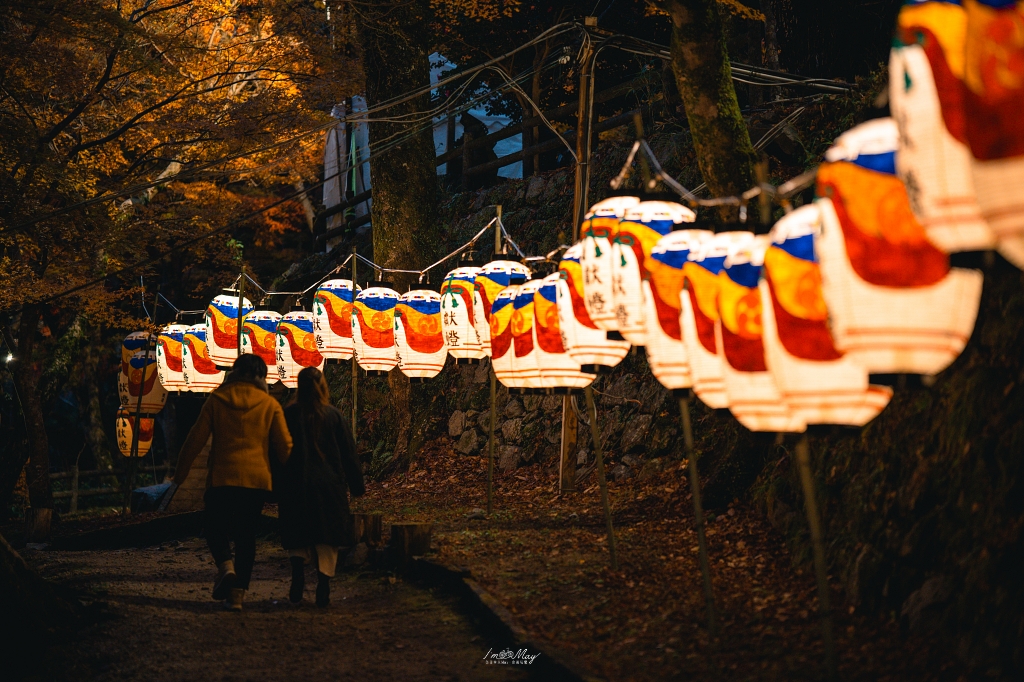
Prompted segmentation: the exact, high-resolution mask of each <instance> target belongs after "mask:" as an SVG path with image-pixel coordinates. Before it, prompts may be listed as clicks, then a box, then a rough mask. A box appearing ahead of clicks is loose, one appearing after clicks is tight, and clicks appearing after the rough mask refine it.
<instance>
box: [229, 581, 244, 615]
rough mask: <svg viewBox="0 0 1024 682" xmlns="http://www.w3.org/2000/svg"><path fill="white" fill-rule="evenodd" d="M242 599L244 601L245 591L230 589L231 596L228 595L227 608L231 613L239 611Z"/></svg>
mask: <svg viewBox="0 0 1024 682" xmlns="http://www.w3.org/2000/svg"><path fill="white" fill-rule="evenodd" d="M243 599H245V590H243V589H242V588H241V587H232V588H231V594H230V595H228V602H227V606H228V608H229V609H231V610H232V611H241V610H242V600H243Z"/></svg>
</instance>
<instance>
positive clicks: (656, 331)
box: [623, 230, 714, 390]
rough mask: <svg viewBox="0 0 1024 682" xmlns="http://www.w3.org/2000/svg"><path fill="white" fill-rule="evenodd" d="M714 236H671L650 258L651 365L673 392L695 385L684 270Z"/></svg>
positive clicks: (647, 316)
mask: <svg viewBox="0 0 1024 682" xmlns="http://www.w3.org/2000/svg"><path fill="white" fill-rule="evenodd" d="M713 236H714V234H713V233H712V232H710V231H708V230H680V231H678V232H670V233H669V234H667V235H665V236H664V237H662V238H661V239H659V240H658V243H657V244H655V245H654V247H653V248H652V249H651V254H650V256H648V258H647V273H648V278H647V280H646V281H644V282H643V288H644V289H643V290H644V317H645V326H646V332H645V337H646V339H647V343H646V347H647V364H648V365H649V366H650V368H651V373H652V374H654V378H655V379H657V380H658V381H659V382H660V383H661V385H662V386H664V387H665V388H667V389H669V390H681V389H685V388H690V386H692V385H693V379H692V377H691V374H690V360H689V355H688V353H687V352H686V344H684V343H683V331H682V327H681V326H680V317H681V316H682V310H681V305H682V304H681V301H680V295H681V294H682V291H683V278H684V274H683V266H684V265H685V264H686V261H687V259H688V258H689V256H690V252H691V251H694V250H697V249H699V248H700V245H701V244H702V243H703V242H705V241H708V240H710V239H711V238H712V237H713ZM623 335H624V336H625V334H623Z"/></svg>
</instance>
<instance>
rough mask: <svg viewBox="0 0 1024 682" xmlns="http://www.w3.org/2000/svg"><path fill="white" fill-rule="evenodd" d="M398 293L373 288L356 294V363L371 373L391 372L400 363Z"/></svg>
mask: <svg viewBox="0 0 1024 682" xmlns="http://www.w3.org/2000/svg"><path fill="white" fill-rule="evenodd" d="M397 305H398V292H396V291H393V290H391V289H388V288H387V287H369V288H367V289H363V290H362V291H360V292H359V293H358V294H356V302H355V305H354V306H353V308H352V339H353V340H354V341H355V353H356V362H358V363H359V366H360V367H362V368H363V369H365V370H366V371H367V372H390V371H391V370H393V369H394V368H395V367H396V366H397V365H398V349H397V348H396V347H395V307H396V306H397Z"/></svg>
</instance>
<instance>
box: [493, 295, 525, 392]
mask: <svg viewBox="0 0 1024 682" xmlns="http://www.w3.org/2000/svg"><path fill="white" fill-rule="evenodd" d="M520 286H521V285H519V284H513V285H511V286H509V287H506V288H505V289H502V290H501V291H500V292H499V293H498V295H497V296H495V297H494V303H493V304H492V305H491V367H492V368H493V369H494V376H495V377H496V378H497V379H498V381H500V382H501V383H502V384H503V385H505V386H509V387H513V388H518V385H517V384H516V383H515V376H514V372H513V371H512V362H513V361H512V356H513V355H515V349H514V348H513V347H512V346H513V343H512V314H513V313H514V312H515V300H516V295H517V294H518V293H519V287H520Z"/></svg>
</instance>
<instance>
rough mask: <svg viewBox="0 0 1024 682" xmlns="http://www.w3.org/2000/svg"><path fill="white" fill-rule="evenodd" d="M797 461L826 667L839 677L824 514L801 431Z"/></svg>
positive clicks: (804, 438) (835, 676) (830, 674)
mask: <svg viewBox="0 0 1024 682" xmlns="http://www.w3.org/2000/svg"><path fill="white" fill-rule="evenodd" d="M795 450H796V452H795V454H796V463H797V467H798V468H799V470H800V485H801V487H803V491H804V509H805V510H806V512H807V526H808V527H809V528H810V531H811V547H812V548H813V550H814V574H815V576H816V577H817V579H818V617H819V618H820V619H821V639H822V642H823V643H824V645H825V667H826V670H827V672H828V678H829V679H830V680H836V679H839V669H838V663H837V661H836V647H835V639H834V637H833V635H832V606H831V603H832V600H831V597H830V595H829V588H828V574H827V573H826V567H825V543H824V540H823V534H822V532H821V516H820V515H819V513H818V501H817V497H816V496H815V493H814V479H813V478H812V476H811V453H810V447H809V446H808V444H807V434H806V433H804V434H801V435H800V440H798V441H797V443H796V449H795Z"/></svg>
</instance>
